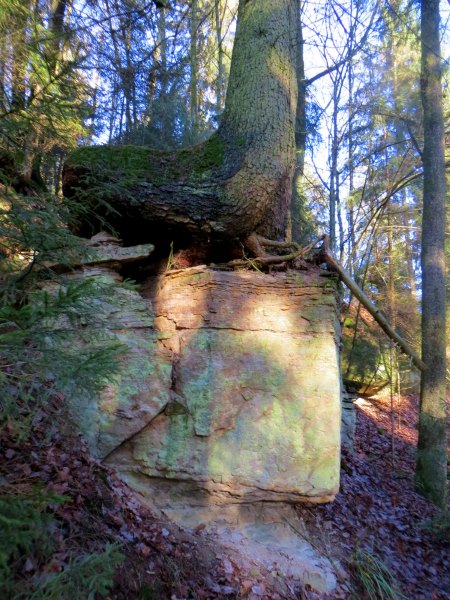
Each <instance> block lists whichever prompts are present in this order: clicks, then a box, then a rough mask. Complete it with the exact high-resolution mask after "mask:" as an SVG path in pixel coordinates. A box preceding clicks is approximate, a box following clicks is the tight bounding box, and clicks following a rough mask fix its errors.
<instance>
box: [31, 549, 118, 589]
mask: <svg viewBox="0 0 450 600" xmlns="http://www.w3.org/2000/svg"><path fill="white" fill-rule="evenodd" d="M123 558H124V557H123V554H121V553H120V552H119V546H118V545H117V544H108V545H107V546H106V548H105V550H104V551H103V552H102V553H95V554H87V555H85V556H82V557H81V558H77V559H76V560H73V561H72V562H70V563H69V564H68V566H67V567H66V568H65V569H64V570H63V571H61V572H60V573H57V574H56V575H51V576H49V577H48V578H46V579H45V580H43V581H40V582H39V583H38V585H37V588H36V590H35V591H34V592H33V593H32V594H31V595H30V596H29V599H30V600H94V599H95V598H97V597H99V596H100V597H101V598H104V597H105V596H107V595H108V594H109V592H110V591H111V588H112V586H113V583H114V582H113V577H114V570H115V568H116V567H117V565H119V564H120V563H121V562H122V561H123Z"/></svg>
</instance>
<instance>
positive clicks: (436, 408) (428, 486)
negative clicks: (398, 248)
mask: <svg viewBox="0 0 450 600" xmlns="http://www.w3.org/2000/svg"><path fill="white" fill-rule="evenodd" d="M439 40H440V32H439V0H426V1H425V0H422V7H421V41H422V72H421V93H422V104H423V113H424V117H423V118H424V148H423V174H424V181H423V221H422V360H423V361H424V362H425V364H426V366H427V369H426V371H425V372H424V373H422V378H421V387H420V415H419V443H418V452H417V465H416V487H417V489H418V491H419V492H420V493H421V494H423V495H424V496H426V497H427V498H429V499H430V500H432V501H433V502H434V503H435V504H437V505H438V506H440V507H441V508H444V507H445V506H446V497H447V451H446V446H447V439H446V438H447V436H446V397H445V396H446V394H445V392H446V389H445V383H446V382H445V375H446V356H445V350H446V348H445V331H446V328H445V320H446V319H445V187H446V181H445V158H444V120H443V114H442V85H441V64H440V63H441V52H440V41H439Z"/></svg>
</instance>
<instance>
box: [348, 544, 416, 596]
mask: <svg viewBox="0 0 450 600" xmlns="http://www.w3.org/2000/svg"><path fill="white" fill-rule="evenodd" d="M350 564H351V566H352V567H353V570H354V573H355V575H356V578H357V580H358V583H359V584H360V585H361V587H362V588H363V589H364V591H365V592H366V594H367V596H368V597H369V598H370V600H403V599H405V596H404V595H403V594H402V593H401V592H400V591H399V590H398V588H397V586H396V583H395V578H394V575H393V574H392V572H391V571H390V569H389V568H388V567H387V566H386V564H385V563H384V562H383V561H382V560H381V558H380V557H379V556H377V555H376V554H374V553H373V552H371V551H370V550H364V549H362V548H358V547H357V548H356V549H355V551H354V553H353V555H352V557H351V559H350Z"/></svg>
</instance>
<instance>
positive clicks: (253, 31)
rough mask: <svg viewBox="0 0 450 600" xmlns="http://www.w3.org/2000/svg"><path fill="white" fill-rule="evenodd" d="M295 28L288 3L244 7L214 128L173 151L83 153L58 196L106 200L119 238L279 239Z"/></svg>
mask: <svg viewBox="0 0 450 600" xmlns="http://www.w3.org/2000/svg"><path fill="white" fill-rule="evenodd" d="M295 23H296V18H295V1H294V0H260V1H259V2H244V1H241V2H240V4H239V14H238V26H237V32H236V40H235V45H234V49H233V58H232V64H231V72H230V80H229V85H228V91H227V98H226V107H225V111H224V114H223V117H222V122H221V125H220V127H219V130H218V131H217V132H216V133H215V134H214V135H213V136H212V137H211V138H210V139H209V140H207V141H206V142H204V143H203V144H200V145H198V146H195V147H192V148H189V149H186V150H180V151H178V152H172V153H167V152H161V151H156V150H152V149H149V148H143V147H131V146H122V147H120V146H103V147H91V148H80V149H78V150H77V151H76V152H74V153H73V154H72V155H71V156H70V157H69V159H68V160H67V163H66V166H65V169H64V176H63V179H64V192H65V194H66V195H69V196H71V195H73V194H74V193H75V192H77V193H78V194H80V193H81V194H83V195H84V196H85V197H86V198H89V199H90V200H91V199H93V198H94V199H95V202H96V203H98V202H99V201H103V202H107V203H108V204H109V205H110V206H111V207H112V208H113V209H114V211H116V213H110V214H109V216H108V219H109V220H110V221H111V223H112V225H113V226H114V227H115V228H116V229H117V230H118V231H119V233H120V234H121V235H122V236H125V237H126V236H127V234H128V235H129V234H130V232H133V230H140V231H141V232H142V230H145V231H146V232H147V234H148V237H149V239H150V238H151V237H152V236H154V235H155V234H156V235H158V234H161V231H162V229H166V230H167V229H169V230H174V231H180V232H187V233H188V234H189V235H193V236H202V237H203V238H211V237H214V238H218V239H220V238H241V239H242V238H245V237H246V236H247V235H248V234H250V233H252V232H257V233H259V234H261V235H263V236H265V237H268V238H272V239H283V238H284V237H285V234H286V228H287V219H288V212H289V205H290V200H291V182H292V176H293V170H294V162H295V142H294V123H295V112H296V103H297V89H296V77H295V34H296V26H295ZM87 233H92V231H89V232H87ZM140 237H141V238H142V235H141V236H140Z"/></svg>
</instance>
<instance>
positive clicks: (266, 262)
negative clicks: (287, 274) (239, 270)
mask: <svg viewBox="0 0 450 600" xmlns="http://www.w3.org/2000/svg"><path fill="white" fill-rule="evenodd" d="M323 239H324V236H323V235H322V236H320V237H318V238H317V239H316V240H314V242H311V243H310V244H308V245H307V246H305V247H304V248H302V247H301V246H300V245H299V244H297V243H296V242H278V241H275V240H268V239H266V238H264V237H262V236H260V235H257V234H256V233H252V234H251V235H249V236H248V238H247V239H246V240H245V243H244V245H245V247H246V248H247V249H248V250H250V251H251V253H252V254H254V258H244V259H238V260H232V261H230V262H228V263H227V266H229V267H257V268H258V267H263V266H271V265H277V264H278V265H280V264H284V263H287V262H292V261H294V260H296V259H300V258H303V257H305V256H306V255H307V254H308V253H309V252H310V251H311V250H312V249H313V248H314V247H315V246H317V244H319V243H320V242H321V241H323ZM265 248H276V249H277V250H289V249H291V252H288V253H287V254H269V253H268V252H266V250H265Z"/></svg>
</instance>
